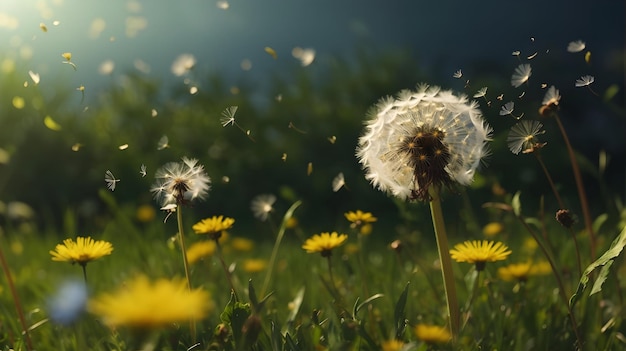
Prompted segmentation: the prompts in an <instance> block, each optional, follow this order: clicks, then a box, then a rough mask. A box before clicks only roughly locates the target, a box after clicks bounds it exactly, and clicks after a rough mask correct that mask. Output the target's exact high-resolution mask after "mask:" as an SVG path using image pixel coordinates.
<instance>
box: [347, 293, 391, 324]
mask: <svg viewBox="0 0 626 351" xmlns="http://www.w3.org/2000/svg"><path fill="white" fill-rule="evenodd" d="M383 296H385V295H383V294H375V295H372V296H370V297H369V298H368V299H366V300H365V301H363V302H362V303H361V304H358V303H359V299H358V298H357V299H356V302H355V303H354V310H353V313H352V318H354V319H356V317H357V313H359V311H360V310H361V308H363V306H365V305H369V303H370V302H372V301H374V300H376V299H378V298H381V297H383ZM357 304H358V305H357Z"/></svg>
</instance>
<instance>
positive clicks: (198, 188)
mask: <svg viewBox="0 0 626 351" xmlns="http://www.w3.org/2000/svg"><path fill="white" fill-rule="evenodd" d="M154 177H155V178H156V182H155V183H154V184H153V185H152V188H151V189H150V191H151V192H152V193H153V194H154V198H155V199H156V200H157V202H159V203H160V204H161V206H163V207H165V206H167V205H172V204H175V205H182V204H188V203H189V202H191V201H192V200H194V199H196V198H198V199H204V198H205V197H206V196H207V195H208V193H209V190H210V189H211V185H210V184H211V178H209V176H208V175H207V174H206V172H205V171H204V166H202V165H199V164H198V160H196V159H190V158H186V157H183V160H182V162H169V163H166V164H165V165H163V166H162V167H161V168H159V169H158V170H157V171H156V173H155V175H154Z"/></svg>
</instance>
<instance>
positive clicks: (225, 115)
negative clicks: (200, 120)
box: [220, 106, 239, 127]
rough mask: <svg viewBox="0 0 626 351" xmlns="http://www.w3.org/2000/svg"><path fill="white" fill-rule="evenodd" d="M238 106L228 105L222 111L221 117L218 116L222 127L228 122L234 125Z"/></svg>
mask: <svg viewBox="0 0 626 351" xmlns="http://www.w3.org/2000/svg"><path fill="white" fill-rule="evenodd" d="M238 108H239V107H238V106H229V107H227V108H226V109H225V110H224V111H222V117H221V118H220V123H221V124H222V127H226V126H227V125H229V124H230V125H235V114H236V113H237V109H238Z"/></svg>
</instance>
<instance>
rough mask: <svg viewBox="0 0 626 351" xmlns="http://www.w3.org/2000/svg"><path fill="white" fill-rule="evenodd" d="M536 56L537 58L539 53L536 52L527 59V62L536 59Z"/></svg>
mask: <svg viewBox="0 0 626 351" xmlns="http://www.w3.org/2000/svg"><path fill="white" fill-rule="evenodd" d="M535 56H537V52H535V53H534V54H532V55H530V56H528V57H526V59H527V60H532V59H534V58H535Z"/></svg>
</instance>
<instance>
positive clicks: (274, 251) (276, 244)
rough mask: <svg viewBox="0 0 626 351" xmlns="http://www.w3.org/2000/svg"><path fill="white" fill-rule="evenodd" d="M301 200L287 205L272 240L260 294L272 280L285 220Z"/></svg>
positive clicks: (284, 228) (285, 225) (283, 233)
mask: <svg viewBox="0 0 626 351" xmlns="http://www.w3.org/2000/svg"><path fill="white" fill-rule="evenodd" d="M301 203H302V201H296V202H294V203H293V205H291V207H289V209H288V210H287V212H286V213H285V216H284V217H283V222H282V223H281V225H280V229H279V230H278V235H276V241H275V242H274V248H273V249H272V256H271V257H270V262H269V265H268V267H267V273H266V275H265V280H264V281H263V287H262V288H261V296H265V292H266V291H267V289H268V288H269V285H270V281H271V280H272V272H273V271H274V263H275V262H276V257H277V256H278V248H279V247H280V242H281V241H282V240H283V236H284V235H285V230H286V229H287V221H288V220H289V219H290V218H291V216H293V211H295V210H296V208H298V206H300V204H301Z"/></svg>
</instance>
